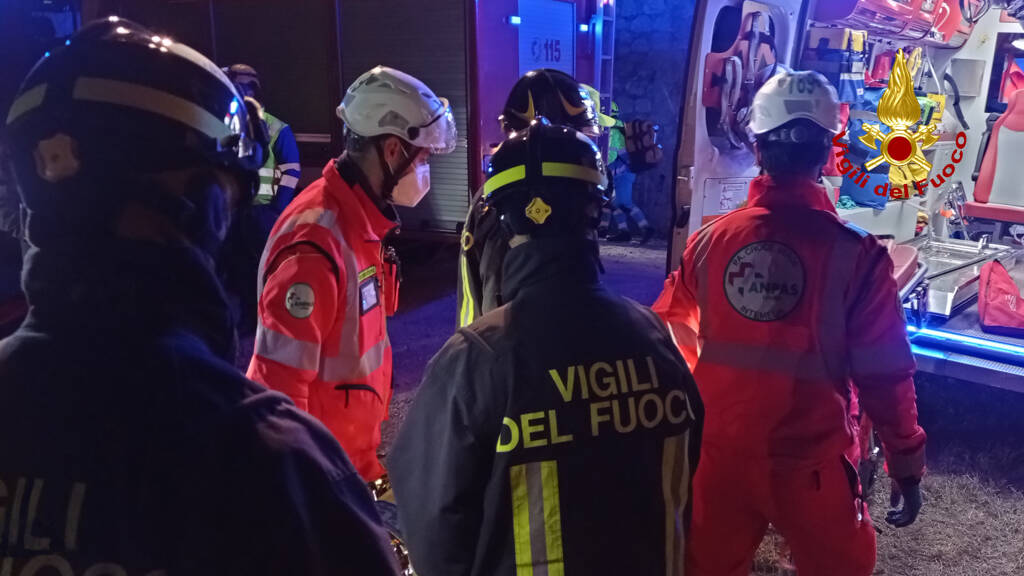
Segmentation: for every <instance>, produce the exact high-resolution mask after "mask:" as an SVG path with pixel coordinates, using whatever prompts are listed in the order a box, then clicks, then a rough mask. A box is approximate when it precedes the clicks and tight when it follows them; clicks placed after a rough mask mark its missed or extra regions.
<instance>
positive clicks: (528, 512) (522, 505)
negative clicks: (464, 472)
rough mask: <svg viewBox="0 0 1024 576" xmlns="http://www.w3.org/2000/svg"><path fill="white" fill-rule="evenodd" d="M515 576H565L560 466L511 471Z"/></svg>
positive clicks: (551, 464) (530, 466)
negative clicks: (559, 489)
mask: <svg viewBox="0 0 1024 576" xmlns="http://www.w3.org/2000/svg"><path fill="white" fill-rule="evenodd" d="M509 473H510V481H511V488H512V527H513V541H514V543H515V555H516V558H515V562H516V576H565V560H564V557H563V554H562V507H561V501H560V498H559V492H558V462H556V461H554V460H546V461H544V462H529V463H526V464H519V465H517V466H513V467H512V468H511V470H510V472H509Z"/></svg>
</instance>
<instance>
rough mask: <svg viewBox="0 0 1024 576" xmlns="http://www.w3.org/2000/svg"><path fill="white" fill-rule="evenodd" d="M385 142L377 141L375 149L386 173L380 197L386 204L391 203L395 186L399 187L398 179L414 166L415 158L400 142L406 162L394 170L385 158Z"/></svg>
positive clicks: (382, 169) (381, 166) (381, 167)
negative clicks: (383, 143)
mask: <svg viewBox="0 0 1024 576" xmlns="http://www.w3.org/2000/svg"><path fill="white" fill-rule="evenodd" d="M382 141H383V140H377V142H375V143H374V145H373V147H374V148H375V149H376V150H377V158H378V159H379V160H380V169H381V171H382V172H384V182H383V183H382V184H381V190H380V197H381V199H383V200H384V201H385V202H391V195H392V194H393V193H394V191H395V186H397V185H398V179H399V178H400V176H399V175H400V174H402V173H404V172H405V171H406V170H408V169H409V166H412V163H413V159H414V158H415V156H413V155H411V154H409V152H407V151H406V150H405V144H404V143H402V141H401V140H399V146H400V147H401V149H402V153H403V154H405V160H403V161H402V162H400V163H399V164H398V168H397V169H392V168H391V165H390V164H388V161H387V159H386V158H384V146H383V145H382V144H381V142H382Z"/></svg>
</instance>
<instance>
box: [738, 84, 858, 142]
mask: <svg viewBox="0 0 1024 576" xmlns="http://www.w3.org/2000/svg"><path fill="white" fill-rule="evenodd" d="M750 108H751V114H750V116H751V118H750V127H749V129H750V132H751V134H754V135H755V136H757V135H761V134H765V133H767V132H771V131H772V130H775V129H776V128H778V127H779V126H782V125H783V124H785V123H786V122H789V121H790V120H796V119H798V118H803V119H806V120H810V121H811V122H814V123H815V124H817V125H818V126H821V127H822V128H824V129H825V130H828V131H829V132H832V133H833V134H838V133H839V131H840V130H841V129H842V126H841V125H840V118H839V96H838V95H837V94H836V89H835V88H833V87H832V85H831V84H830V83H829V81H828V80H826V79H825V77H824V76H822V75H821V74H819V73H817V72H812V71H809V70H806V71H797V72H783V73H781V74H777V75H775V76H773V77H771V78H769V79H768V81H767V82H765V83H764V86H762V87H761V89H760V90H758V91H757V94H756V95H754V102H753V104H751V106H750Z"/></svg>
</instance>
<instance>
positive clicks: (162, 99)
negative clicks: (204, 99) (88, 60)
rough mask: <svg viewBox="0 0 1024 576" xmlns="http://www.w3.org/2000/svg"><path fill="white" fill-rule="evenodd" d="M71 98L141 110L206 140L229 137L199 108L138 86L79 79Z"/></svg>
mask: <svg viewBox="0 0 1024 576" xmlns="http://www.w3.org/2000/svg"><path fill="white" fill-rule="evenodd" d="M71 97H72V98H74V99H75V100H84V101H86V102H102V103H105V104H114V105H117V106H125V107H128V108H135V109H138V110H144V111H146V112H150V113H152V114H157V115H160V116H164V117H165V118H170V119H172V120H176V121H178V122H181V123H182V124H185V125H186V126H189V127H190V128H192V129H194V130H197V131H199V132H202V133H203V134H205V135H206V136H208V137H210V138H224V137H226V136H230V135H231V134H232V132H231V129H230V128H229V127H228V126H227V125H225V124H224V121H223V120H221V119H219V118H217V117H216V116H214V115H213V114H211V113H210V112H209V111H208V110H206V109H205V108H203V107H202V106H199V105H197V104H194V103H192V102H190V101H189V100H186V99H184V98H181V97H180V96H175V95H174V94H170V93H168V92H164V91H162V90H157V89H155V88H150V87H149V86H143V85H141V84H133V83H131V82H121V81H120V80H108V79H106V78H90V77H82V78H79V79H78V80H76V81H75V87H74V89H73V90H72V92H71Z"/></svg>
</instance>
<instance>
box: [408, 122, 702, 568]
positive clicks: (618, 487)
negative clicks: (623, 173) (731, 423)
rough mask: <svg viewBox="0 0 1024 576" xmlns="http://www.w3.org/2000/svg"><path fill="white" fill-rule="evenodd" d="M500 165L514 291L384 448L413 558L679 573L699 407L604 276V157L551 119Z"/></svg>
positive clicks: (470, 331) (499, 194) (502, 152)
mask: <svg viewBox="0 0 1024 576" xmlns="http://www.w3.org/2000/svg"><path fill="white" fill-rule="evenodd" d="M489 174H490V177H489V179H488V180H487V183H486V184H485V186H484V195H485V197H486V199H487V201H488V202H489V203H491V204H492V206H493V207H494V208H495V209H496V210H497V211H498V213H499V214H500V216H501V223H502V225H503V226H507V227H508V231H509V232H510V236H512V238H513V240H512V248H511V250H510V251H509V252H508V254H507V256H506V258H505V264H504V275H503V280H502V292H503V294H504V295H505V297H506V299H507V303H506V304H505V305H504V306H502V307H500V308H498V309H496V310H494V311H492V312H490V313H488V314H486V315H485V316H484V317H483V318H480V319H479V320H477V321H476V322H474V323H473V324H471V325H470V326H469V327H467V328H462V329H460V330H459V331H458V332H457V333H456V334H455V335H454V336H453V337H452V338H451V339H450V340H449V341H448V343H447V344H446V345H445V347H444V348H443V349H442V350H441V351H440V352H439V353H438V354H437V355H436V356H435V357H434V358H433V360H432V361H431V362H430V364H429V366H428V368H427V372H426V375H425V377H424V380H423V383H422V386H421V388H420V390H419V392H418V396H417V398H416V400H415V402H414V405H413V407H412V409H411V410H410V412H409V415H408V417H407V419H406V421H405V424H404V426H403V429H402V430H401V431H400V433H399V437H398V440H397V441H396V443H395V446H394V448H393V450H392V453H391V456H390V457H389V460H388V463H389V468H390V471H391V480H392V484H393V486H394V489H395V495H396V497H397V499H398V510H399V517H400V520H401V525H402V528H403V532H404V535H405V537H406V542H407V544H408V545H409V551H410V553H411V555H412V562H413V564H414V565H415V566H416V569H417V572H418V573H419V574H420V575H421V576H464V575H465V576H468V575H474V576H512V575H517V576H522V575H524V574H534V575H540V574H548V575H565V576H583V575H586V576H603V575H609V576H611V575H616V576H621V575H624V574H643V575H652V574H657V575H666V574H667V575H682V574H683V551H684V548H685V546H686V545H687V543H686V535H687V532H688V530H687V523H688V520H687V517H688V510H689V503H690V481H691V476H692V474H693V471H694V470H695V468H696V466H697V459H698V453H699V448H700V435H701V426H702V422H703V406H702V404H701V401H700V398H699V396H698V394H697V391H696V387H695V385H694V382H693V379H692V378H691V376H690V374H689V371H688V370H687V368H686V365H685V363H684V361H683V359H682V357H681V356H680V355H679V352H678V350H677V349H676V347H675V345H674V344H673V343H672V340H671V337H670V335H669V333H668V331H667V330H666V329H665V327H664V325H662V324H661V322H659V320H658V318H657V317H656V316H655V315H654V314H653V313H652V312H651V311H650V310H648V309H647V308H644V307H642V306H640V305H639V304H636V303H634V302H631V301H629V300H626V299H624V298H621V297H619V296H616V295H614V294H611V293H609V292H608V291H607V290H606V289H605V288H604V287H603V286H602V285H601V284H600V282H599V279H598V278H599V268H600V264H599V256H598V248H597V242H596V238H597V237H596V227H597V223H598V219H599V216H600V209H601V205H602V204H603V203H604V202H605V201H606V200H607V198H606V197H604V195H603V194H604V191H605V187H606V183H607V180H606V176H605V172H604V166H603V162H602V160H601V157H600V153H599V152H598V150H597V148H596V147H595V146H594V144H593V143H592V142H591V141H590V140H589V139H588V138H587V137H586V136H584V135H583V134H581V133H579V132H576V131H575V130H572V129H571V128H567V127H562V126H558V127H555V126H551V125H549V124H547V122H546V120H543V119H541V120H538V121H535V122H534V123H533V124H532V125H531V126H530V127H529V128H528V129H527V130H524V131H522V132H520V133H518V134H517V135H515V136H514V137H512V138H511V139H509V140H507V141H506V142H505V143H504V144H502V146H501V148H499V150H498V151H497V152H496V153H495V155H494V157H493V160H492V162H491V167H490V170H489ZM609 334H611V335H614V336H613V337H609V336H608V335H609Z"/></svg>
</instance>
